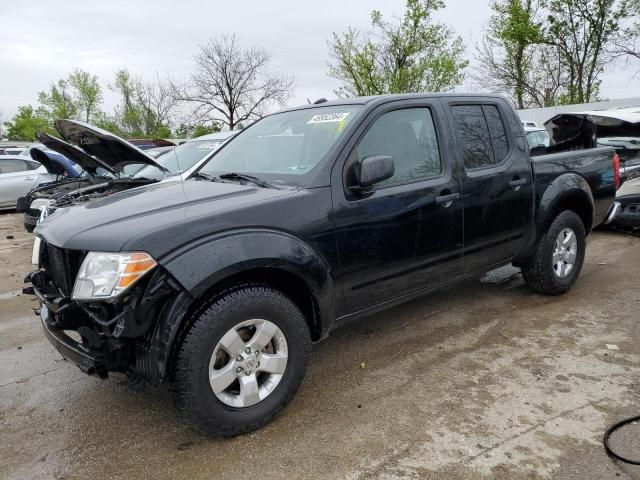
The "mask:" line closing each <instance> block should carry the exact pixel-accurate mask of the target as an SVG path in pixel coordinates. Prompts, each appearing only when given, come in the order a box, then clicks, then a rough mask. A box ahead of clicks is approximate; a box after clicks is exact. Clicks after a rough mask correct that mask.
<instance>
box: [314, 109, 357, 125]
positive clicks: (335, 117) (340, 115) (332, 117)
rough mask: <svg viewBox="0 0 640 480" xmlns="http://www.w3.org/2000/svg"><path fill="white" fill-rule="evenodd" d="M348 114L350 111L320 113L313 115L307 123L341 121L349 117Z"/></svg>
mask: <svg viewBox="0 0 640 480" xmlns="http://www.w3.org/2000/svg"><path fill="white" fill-rule="evenodd" d="M347 115H349V112H336V113H319V114H317V115H314V116H313V117H311V119H310V120H309V121H308V122H307V124H312V123H332V122H341V121H342V120H344V119H345V118H347Z"/></svg>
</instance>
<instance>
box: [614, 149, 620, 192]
mask: <svg viewBox="0 0 640 480" xmlns="http://www.w3.org/2000/svg"><path fill="white" fill-rule="evenodd" d="M613 185H614V187H615V189H616V190H618V188H619V187H620V157H619V156H618V154H617V153H614V154H613Z"/></svg>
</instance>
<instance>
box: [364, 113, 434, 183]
mask: <svg viewBox="0 0 640 480" xmlns="http://www.w3.org/2000/svg"><path fill="white" fill-rule="evenodd" d="M354 153H355V155H356V157H357V160H362V159H364V158H366V157H370V156H376V155H389V156H391V157H392V158H393V163H394V165H395V174H394V175H393V177H391V178H389V179H388V180H385V181H384V182H381V183H379V184H378V185H377V186H378V187H384V186H388V185H393V184H395V183H402V182H407V181H411V180H419V179H422V178H428V177H433V176H437V175H440V173H442V163H441V160H440V150H439V148H438V137H437V135H436V129H435V125H434V122H433V117H432V115H431V110H430V109H429V108H426V107H419V108H405V109H402V110H394V111H391V112H387V113H385V114H383V115H382V116H380V117H379V118H378V119H377V120H376V121H375V122H374V124H373V125H372V126H371V127H370V128H369V130H368V131H367V133H366V134H365V135H364V137H363V138H362V139H361V140H360V142H359V143H358V145H357V146H356V147H355V149H354V151H353V152H352V155H353V154H354Z"/></svg>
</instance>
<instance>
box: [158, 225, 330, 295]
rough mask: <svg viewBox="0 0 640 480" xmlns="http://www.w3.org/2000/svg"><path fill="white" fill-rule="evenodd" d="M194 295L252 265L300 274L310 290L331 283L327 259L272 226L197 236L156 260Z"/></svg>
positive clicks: (327, 288)
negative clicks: (193, 240) (210, 235)
mask: <svg viewBox="0 0 640 480" xmlns="http://www.w3.org/2000/svg"><path fill="white" fill-rule="evenodd" d="M159 263H160V264H161V265H162V266H163V267H164V268H165V269H166V270H168V271H169V273H171V275H173V277H174V278H175V279H176V280H178V282H180V284H181V285H182V286H183V287H184V289H185V290H186V291H188V292H189V293H190V294H191V295H192V296H193V297H198V296H200V295H201V294H202V293H204V292H205V291H206V290H207V289H209V288H210V287H211V286H212V285H215V284H216V283H219V282H220V281H222V280H224V279H225V278H228V277H230V276H231V275H235V274H238V273H241V272H243V271H246V270H250V269H254V268H278V269H281V270H285V271H288V272H290V273H293V274H295V275H297V276H299V277H301V278H302V279H303V280H305V282H307V286H308V287H309V288H310V289H311V291H312V293H313V294H314V295H316V296H319V297H324V295H325V294H328V293H329V292H330V290H331V288H332V286H333V282H332V279H331V276H330V268H329V263H328V262H327V261H326V260H325V259H324V258H323V257H322V256H321V254H320V253H319V252H317V251H316V250H315V249H314V248H312V247H311V246H310V245H309V244H307V243H306V242H304V241H303V240H302V239H300V238H298V237H295V236H293V235H291V234H288V233H285V232H280V231H272V230H262V229H260V230H258V229H252V230H241V231H231V232H225V233H224V234H219V235H215V236H212V237H207V238H204V239H200V240H198V241H197V242H194V243H191V244H189V245H186V246H184V247H181V248H180V249H179V250H177V251H174V252H172V253H171V254H169V255H167V256H165V257H164V258H162V259H160V260H159Z"/></svg>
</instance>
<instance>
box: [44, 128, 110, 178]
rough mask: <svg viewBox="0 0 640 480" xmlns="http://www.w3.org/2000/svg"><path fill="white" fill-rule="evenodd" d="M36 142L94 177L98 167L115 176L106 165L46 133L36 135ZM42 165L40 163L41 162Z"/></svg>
mask: <svg viewBox="0 0 640 480" xmlns="http://www.w3.org/2000/svg"><path fill="white" fill-rule="evenodd" d="M36 137H37V138H38V141H39V142H40V143H42V144H43V145H45V146H46V147H47V148H49V149H51V150H53V151H55V152H58V153H59V154H61V155H64V156H65V157H67V158H68V159H69V160H72V161H74V162H76V163H77V164H78V165H80V167H82V169H83V170H84V171H86V172H89V174H90V175H93V176H95V175H96V171H97V169H98V168H99V167H102V168H104V169H105V170H107V171H108V172H111V173H113V174H114V175H115V174H116V171H115V170H114V169H113V168H112V167H111V166H110V165H109V164H108V163H105V162H103V161H102V160H100V159H99V158H94V157H92V156H91V155H89V154H87V153H85V152H84V151H82V150H80V149H79V148H78V147H74V146H73V145H71V144H70V143H67V142H65V141H63V140H60V139H59V138H56V137H52V136H51V135H49V134H48V133H44V132H40V133H38V134H37V135H36ZM41 163H42V162H41Z"/></svg>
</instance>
